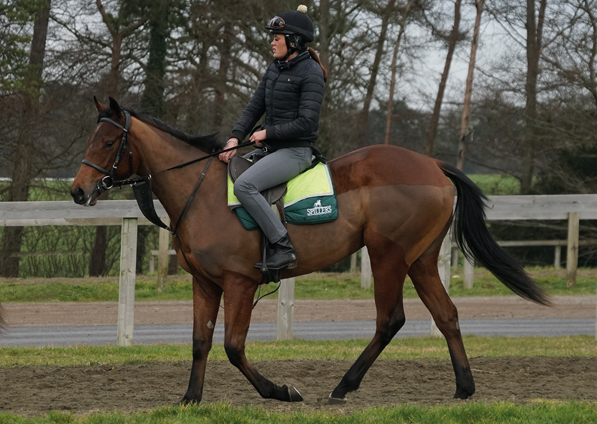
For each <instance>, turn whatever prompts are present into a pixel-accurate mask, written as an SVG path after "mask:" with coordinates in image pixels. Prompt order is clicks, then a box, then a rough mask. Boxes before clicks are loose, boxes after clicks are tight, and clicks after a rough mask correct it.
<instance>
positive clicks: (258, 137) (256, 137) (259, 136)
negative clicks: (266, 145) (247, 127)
mask: <svg viewBox="0 0 597 424" xmlns="http://www.w3.org/2000/svg"><path fill="white" fill-rule="evenodd" d="M266 137H267V131H266V130H261V131H255V132H254V133H253V135H252V136H251V138H249V140H250V141H253V142H254V143H255V146H257V147H261V146H262V144H261V142H262V141H263V140H265V138H266Z"/></svg>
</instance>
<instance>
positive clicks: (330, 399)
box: [328, 393, 348, 405]
mask: <svg viewBox="0 0 597 424" xmlns="http://www.w3.org/2000/svg"><path fill="white" fill-rule="evenodd" d="M347 402H348V399H346V398H345V397H344V398H336V397H332V394H331V393H330V395H329V396H328V405H344V404H346V403H347Z"/></svg>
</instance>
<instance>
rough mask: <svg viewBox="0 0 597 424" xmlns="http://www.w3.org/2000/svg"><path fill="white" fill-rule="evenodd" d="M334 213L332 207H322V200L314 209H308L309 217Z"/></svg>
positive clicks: (316, 203)
mask: <svg viewBox="0 0 597 424" xmlns="http://www.w3.org/2000/svg"><path fill="white" fill-rule="evenodd" d="M332 212H333V210H332V207H331V206H321V200H318V201H317V202H315V204H314V205H313V208H310V209H307V216H315V215H326V214H328V213H332Z"/></svg>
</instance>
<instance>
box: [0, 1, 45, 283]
mask: <svg viewBox="0 0 597 424" xmlns="http://www.w3.org/2000/svg"><path fill="white" fill-rule="evenodd" d="M49 15H50V0H44V1H43V2H42V3H40V7H39V9H38V10H37V11H36V12H35V15H34V23H33V36H32V38H31V50H30V53H29V66H28V69H27V71H26V73H25V76H24V79H23V87H24V88H25V89H24V90H23V91H22V92H21V93H20V95H18V96H15V97H14V99H15V102H16V103H17V107H19V108H20V113H19V115H20V116H19V118H18V119H19V121H20V122H19V124H18V128H17V130H16V133H17V135H16V142H15V145H14V147H15V149H14V152H13V157H12V164H13V167H12V179H11V184H10V189H9V192H8V197H7V199H6V200H8V201H26V200H27V198H28V196H29V189H30V186H31V181H32V179H33V178H34V177H35V176H36V174H37V173H38V172H39V169H38V168H37V167H36V166H35V162H36V161H37V159H38V152H39V149H38V146H37V145H36V143H35V138H34V134H33V133H32V131H31V129H32V127H34V126H33V125H32V124H33V122H34V121H36V120H37V117H38V104H39V96H40V89H41V86H42V82H43V81H42V70H43V63H44V56H45V50H46V38H47V34H48V22H49ZM22 236H23V227H7V228H5V230H4V233H3V237H2V256H1V257H0V275H2V276H5V277H18V276H19V258H18V257H14V253H16V252H19V251H20V250H21V241H22Z"/></svg>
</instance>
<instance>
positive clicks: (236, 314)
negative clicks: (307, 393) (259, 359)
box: [224, 278, 303, 402]
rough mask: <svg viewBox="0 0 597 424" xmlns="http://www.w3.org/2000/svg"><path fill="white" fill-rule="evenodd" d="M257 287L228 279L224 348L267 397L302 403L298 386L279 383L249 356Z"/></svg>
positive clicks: (225, 302)
mask: <svg viewBox="0 0 597 424" xmlns="http://www.w3.org/2000/svg"><path fill="white" fill-rule="evenodd" d="M256 289H257V286H256V285H255V284H254V283H253V282H251V281H248V280H245V279H243V278H237V279H235V281H233V282H232V281H230V280H229V281H227V282H226V285H225V286H224V292H225V295H224V314H225V317H226V327H225V336H224V349H225V350H226V354H227V355H228V359H229V360H230V363H231V364H232V365H234V366H235V367H236V368H238V369H239V370H240V372H242V373H243V374H244V376H245V377H247V379H248V380H249V382H250V383H251V384H252V385H253V387H255V389H257V392H259V394H260V395H261V397H263V398H269V399H277V400H282V401H286V402H300V401H302V400H303V397H302V396H301V394H300V393H299V392H298V390H296V389H295V388H294V387H292V386H290V387H288V386H286V385H284V386H278V385H276V384H274V383H272V382H271V381H270V380H268V379H267V378H265V377H263V376H262V375H261V374H259V372H257V370H256V369H255V368H254V367H253V365H251V363H250V362H249V361H248V360H247V357H246V356H245V341H246V339H247V333H248V332H249V323H250V321H251V313H252V311H253V296H254V295H255V291H256Z"/></svg>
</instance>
